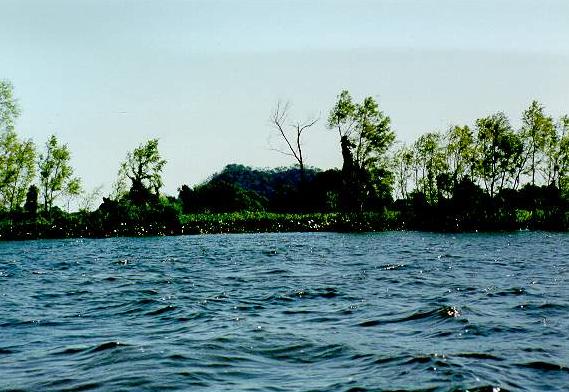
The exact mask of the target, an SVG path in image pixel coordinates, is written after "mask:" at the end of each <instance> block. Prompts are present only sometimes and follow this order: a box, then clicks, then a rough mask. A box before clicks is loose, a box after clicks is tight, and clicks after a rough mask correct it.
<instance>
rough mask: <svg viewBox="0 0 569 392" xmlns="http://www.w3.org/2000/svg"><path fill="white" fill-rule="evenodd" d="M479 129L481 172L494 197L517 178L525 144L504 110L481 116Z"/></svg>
mask: <svg viewBox="0 0 569 392" xmlns="http://www.w3.org/2000/svg"><path fill="white" fill-rule="evenodd" d="M476 129H477V140H478V151H477V153H478V159H477V172H478V174H479V176H480V178H481V180H482V182H483V183H484V186H485V188H486V191H487V192H488V193H489V195H490V197H494V196H495V195H496V193H497V192H499V191H500V190H501V189H503V188H504V186H505V185H506V184H507V181H508V180H511V179H512V178H513V177H514V173H515V171H516V167H517V166H516V163H517V162H519V158H518V157H519V155H520V154H521V153H522V151H523V147H522V144H521V140H520V139H519V137H517V135H516V134H515V133H514V131H513V129H512V127H511V125H510V121H509V120H508V118H507V117H506V115H505V114H504V113H501V112H500V113H496V114H493V115H490V116H487V117H484V118H479V119H478V120H476Z"/></svg>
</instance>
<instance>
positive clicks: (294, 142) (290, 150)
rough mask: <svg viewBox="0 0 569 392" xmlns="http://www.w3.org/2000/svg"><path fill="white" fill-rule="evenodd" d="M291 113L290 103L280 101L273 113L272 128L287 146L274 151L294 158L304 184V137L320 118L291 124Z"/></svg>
mask: <svg viewBox="0 0 569 392" xmlns="http://www.w3.org/2000/svg"><path fill="white" fill-rule="evenodd" d="M289 111H290V103H289V102H286V103H283V102H281V101H280V100H279V101H277V104H276V106H275V108H274V110H273V112H272V113H271V118H270V122H271V125H272V127H273V128H274V129H275V130H276V131H277V132H278V134H279V135H280V137H281V138H282V139H283V141H284V142H285V144H286V147H285V148H273V150H275V151H277V152H280V153H281V154H284V155H288V156H291V157H293V158H294V159H295V160H296V162H297V163H298V166H299V168H300V176H301V180H302V181H303V182H304V179H305V172H304V164H305V162H304V155H303V151H302V147H303V145H302V135H303V133H305V132H306V131H307V130H308V129H310V128H311V127H313V126H314V125H315V124H316V123H317V122H318V120H319V119H318V118H315V117H313V118H311V119H309V120H307V121H304V122H301V121H296V122H291V121H290V120H289V118H288V116H289Z"/></svg>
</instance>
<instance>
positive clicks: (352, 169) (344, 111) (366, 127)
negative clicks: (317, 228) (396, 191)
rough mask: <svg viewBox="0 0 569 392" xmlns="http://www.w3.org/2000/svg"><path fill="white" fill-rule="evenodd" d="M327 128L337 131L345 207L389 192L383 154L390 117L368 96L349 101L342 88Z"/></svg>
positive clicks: (389, 136)
mask: <svg viewBox="0 0 569 392" xmlns="http://www.w3.org/2000/svg"><path fill="white" fill-rule="evenodd" d="M328 128H330V129H335V130H337V131H338V135H339V136H340V147H341V151H342V158H343V161H344V163H343V166H342V175H343V177H344V183H345V189H344V193H345V195H349V196H350V197H349V198H348V204H355V205H352V206H348V207H349V208H354V207H357V208H358V209H360V210H361V209H363V207H364V206H363V203H364V201H365V200H366V199H369V198H370V197H376V196H379V197H380V198H381V197H385V195H383V196H381V195H377V194H375V195H374V194H372V193H377V191H378V190H380V189H381V192H382V193H385V192H387V193H390V192H389V189H385V188H386V185H387V186H389V184H388V183H389V181H387V184H386V181H385V180H386V179H388V178H390V177H391V173H390V172H389V161H388V159H387V156H386V153H387V151H388V149H389V148H390V147H391V146H392V145H393V143H394V142H395V133H394V132H393V131H392V130H391V120H390V118H389V117H388V116H387V115H385V114H384V113H383V112H382V111H381V110H380V109H379V106H378V104H377V102H376V101H375V99H374V98H372V97H366V98H364V100H363V101H362V103H360V104H356V103H354V102H353V100H352V97H351V95H350V93H349V92H348V91H346V90H344V91H342V92H341V93H340V95H338V100H337V102H336V104H335V105H334V107H333V108H332V110H331V111H330V114H329V117H328Z"/></svg>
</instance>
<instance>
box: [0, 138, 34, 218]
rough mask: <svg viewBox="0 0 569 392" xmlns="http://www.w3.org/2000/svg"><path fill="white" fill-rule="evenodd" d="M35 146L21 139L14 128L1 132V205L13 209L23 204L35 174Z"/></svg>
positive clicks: (29, 141)
mask: <svg viewBox="0 0 569 392" xmlns="http://www.w3.org/2000/svg"><path fill="white" fill-rule="evenodd" d="M34 160H35V146H34V144H33V142H32V141H31V140H19V138H18V135H17V134H16V132H15V131H14V130H13V129H6V130H5V131H4V132H2V133H0V206H1V207H4V208H6V209H7V210H9V211H13V210H15V209H17V208H18V207H20V206H21V204H22V203H23V201H24V198H25V196H26V191H27V189H28V187H29V186H30V184H31V183H32V181H33V179H34V176H35V167H34Z"/></svg>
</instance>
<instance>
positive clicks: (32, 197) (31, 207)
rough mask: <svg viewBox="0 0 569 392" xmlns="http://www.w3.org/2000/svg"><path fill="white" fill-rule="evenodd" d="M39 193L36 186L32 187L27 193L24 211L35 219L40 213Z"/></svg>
mask: <svg viewBox="0 0 569 392" xmlns="http://www.w3.org/2000/svg"><path fill="white" fill-rule="evenodd" d="M38 193H39V189H38V187H37V186H35V185H30V187H29V189H28V192H27V193H26V202H25V203H24V211H25V212H26V213H27V214H28V215H30V216H32V217H35V216H36V214H37V211H38Z"/></svg>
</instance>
